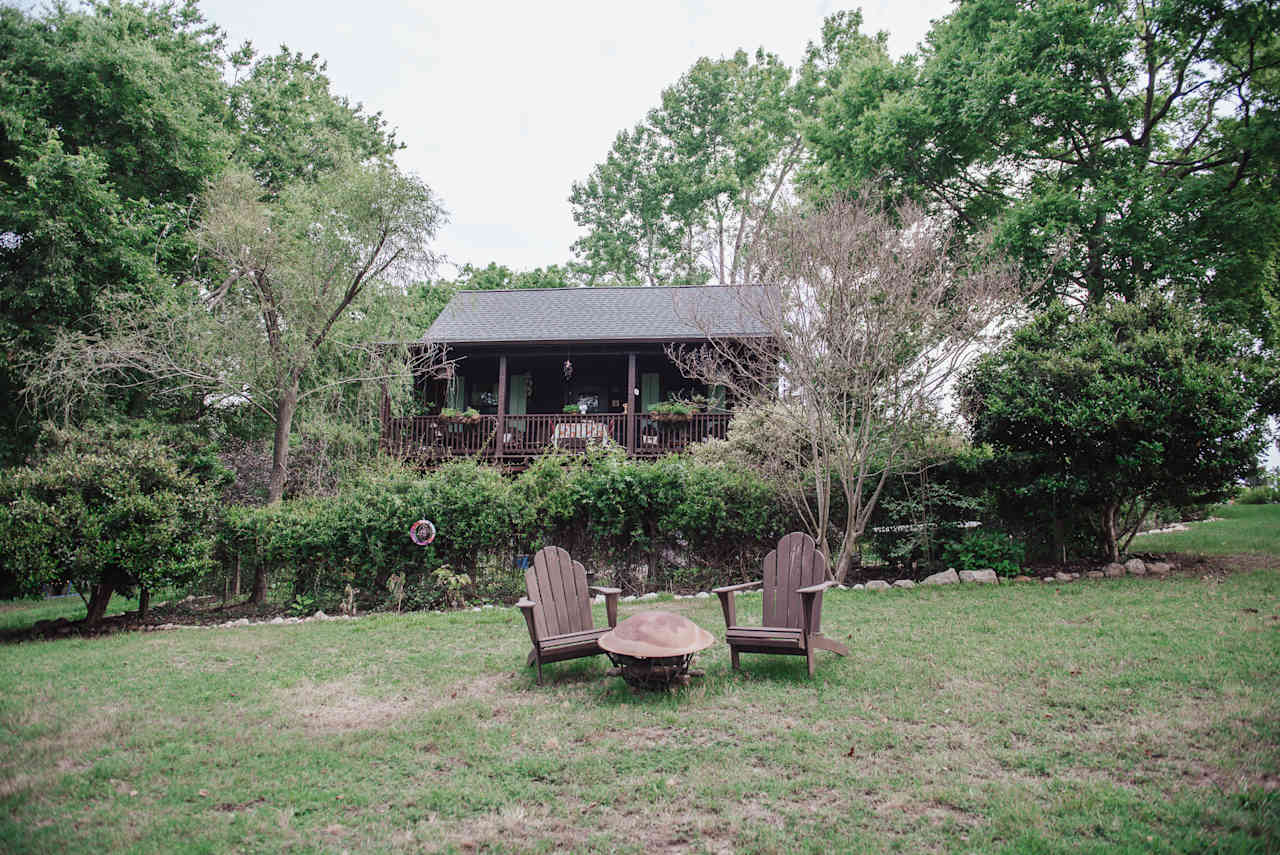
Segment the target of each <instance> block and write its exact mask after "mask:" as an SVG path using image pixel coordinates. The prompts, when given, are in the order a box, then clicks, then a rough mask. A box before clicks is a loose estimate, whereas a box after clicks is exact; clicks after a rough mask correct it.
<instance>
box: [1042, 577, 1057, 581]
mask: <svg viewBox="0 0 1280 855" xmlns="http://www.w3.org/2000/svg"><path fill="white" fill-rule="evenodd" d="M1040 581H1041V582H1056V581H1058V580H1057V579H1055V578H1053V577H1052V576H1045V577H1044V578H1043V579H1041V580H1040Z"/></svg>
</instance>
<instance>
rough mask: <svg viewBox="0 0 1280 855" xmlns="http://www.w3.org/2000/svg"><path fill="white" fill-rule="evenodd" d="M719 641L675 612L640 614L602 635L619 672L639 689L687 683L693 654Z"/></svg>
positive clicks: (662, 687) (606, 651)
mask: <svg viewBox="0 0 1280 855" xmlns="http://www.w3.org/2000/svg"><path fill="white" fill-rule="evenodd" d="M715 642H716V640H715V638H714V637H713V636H712V635H711V633H709V632H707V631H706V630H705V629H703V628H702V627H700V626H698V625H697V624H696V623H694V622H693V621H691V620H689V619H688V618H684V617H681V616H680V615H677V614H672V613H671V612H661V611H647V612H639V613H638V614H634V615H632V616H631V617H629V618H627V619H626V620H624V621H621V622H620V623H619V624H618V625H617V626H616V627H614V628H613V629H612V630H611V631H609V632H606V633H605V634H604V635H602V636H600V647H601V648H602V649H603V650H604V651H605V653H607V654H608V656H609V659H610V660H611V661H612V662H613V664H614V665H615V666H616V668H617V673H619V674H620V675H621V676H622V679H623V680H626V681H627V685H629V686H633V687H635V688H637V689H665V688H667V687H669V686H671V685H672V684H674V683H677V682H679V683H683V682H687V681H688V678H689V676H690V674H689V663H690V662H691V661H692V660H693V654H695V653H697V652H698V651H699V650H702V649H704V648H707V647H710V646H711V645H713V644H715Z"/></svg>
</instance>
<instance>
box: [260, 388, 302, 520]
mask: <svg viewBox="0 0 1280 855" xmlns="http://www.w3.org/2000/svg"><path fill="white" fill-rule="evenodd" d="M297 409H298V383H297V381H296V380H295V381H294V382H293V385H291V386H290V387H289V388H288V389H285V390H284V391H283V392H282V393H281V394H280V400H279V401H278V402H277V403H276V435H275V441H274V443H273V445H272V449H271V481H270V482H269V484H268V486H267V504H268V505H274V504H276V503H277V502H279V501H280V500H281V499H282V498H283V497H284V482H285V481H286V480H287V479H288V477H289V431H290V429H291V428H292V427H293V414H294V412H295V411H296V410H297Z"/></svg>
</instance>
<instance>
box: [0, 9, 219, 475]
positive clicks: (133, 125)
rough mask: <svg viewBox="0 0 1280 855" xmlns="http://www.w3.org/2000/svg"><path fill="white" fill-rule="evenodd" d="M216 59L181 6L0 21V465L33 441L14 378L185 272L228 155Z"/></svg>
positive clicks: (208, 29) (200, 25)
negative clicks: (195, 209) (194, 222)
mask: <svg viewBox="0 0 1280 855" xmlns="http://www.w3.org/2000/svg"><path fill="white" fill-rule="evenodd" d="M221 50H222V36H221V33H220V32H219V31H218V30H217V29H216V28H215V27H213V26H211V25H209V24H207V23H206V22H205V21H204V20H203V18H202V17H201V16H200V14H199V12H198V10H197V9H196V6H195V3H194V2H186V3H180V4H179V3H165V4H155V5H152V4H148V5H131V4H126V3H121V2H97V3H90V4H88V5H87V6H85V7H80V8H74V9H73V8H71V7H68V6H64V5H56V6H53V7H52V8H51V9H50V10H49V11H48V12H46V13H43V14H39V15H33V14H27V13H24V12H22V11H19V10H18V9H14V8H11V7H3V8H0V185H2V188H0V396H3V398H4V400H5V401H6V402H7V406H6V407H5V410H4V415H3V422H2V424H3V429H0V436H2V437H3V440H0V458H9V459H13V458H14V457H17V456H21V455H22V454H23V453H24V451H25V450H26V449H27V448H28V447H29V445H30V442H31V441H32V440H33V439H34V432H33V430H32V424H33V421H32V419H31V418H30V415H29V414H28V413H27V412H25V411H24V410H23V408H22V407H21V406H20V404H19V395H18V391H19V390H20V389H21V388H22V385H23V379H22V374H23V369H22V366H23V365H24V364H26V363H28V362H29V361H31V360H32V359H34V358H39V357H40V355H41V354H43V353H44V352H45V351H46V349H47V348H48V346H49V344H50V342H51V341H52V339H53V337H54V335H55V334H56V333H57V331H58V330H60V329H76V330H89V329H92V328H93V326H94V324H95V323H96V321H95V313H96V311H97V309H98V307H99V300H100V299H101V297H102V296H103V295H104V294H108V293H117V292H131V293H135V294H152V295H154V294H155V293H156V292H157V290H158V289H160V288H161V287H162V285H163V283H164V282H166V281H169V280H171V279H173V278H177V277H180V276H181V275H182V271H184V270H185V268H186V266H187V265H188V264H189V260H190V258H191V256H192V254H193V246H192V243H191V236H190V223H191V213H190V210H191V205H192V202H193V201H194V199H195V197H196V195H197V194H198V193H199V192H200V190H201V188H202V187H203V185H204V183H205V181H207V180H208V179H209V178H210V177H212V176H214V175H216V174H217V173H218V171H219V170H220V169H221V168H222V166H223V164H224V163H225V161H226V157H227V154H228V151H229V148H230V144H229V139H228V137H227V135H226V133H225V131H224V128H223V124H224V116H225V109H226V102H225V97H224V91H225V87H224V85H223V83H222V80H221V74H220V72H221V59H220V51H221Z"/></svg>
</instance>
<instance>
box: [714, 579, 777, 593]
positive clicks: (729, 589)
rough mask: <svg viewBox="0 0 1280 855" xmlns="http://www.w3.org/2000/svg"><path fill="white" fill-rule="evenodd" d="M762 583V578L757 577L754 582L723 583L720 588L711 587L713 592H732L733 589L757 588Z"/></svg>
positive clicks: (747, 589) (746, 589)
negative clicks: (739, 583)
mask: <svg viewBox="0 0 1280 855" xmlns="http://www.w3.org/2000/svg"><path fill="white" fill-rule="evenodd" d="M763 584H764V580H762V579H758V580H756V581H755V582H743V583H742V584H741V585H725V586H724V587H722V588H712V589H711V593H713V594H732V593H734V592H735V591H749V590H751V589H752V588H759V587H760V586H762V585H763Z"/></svg>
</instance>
